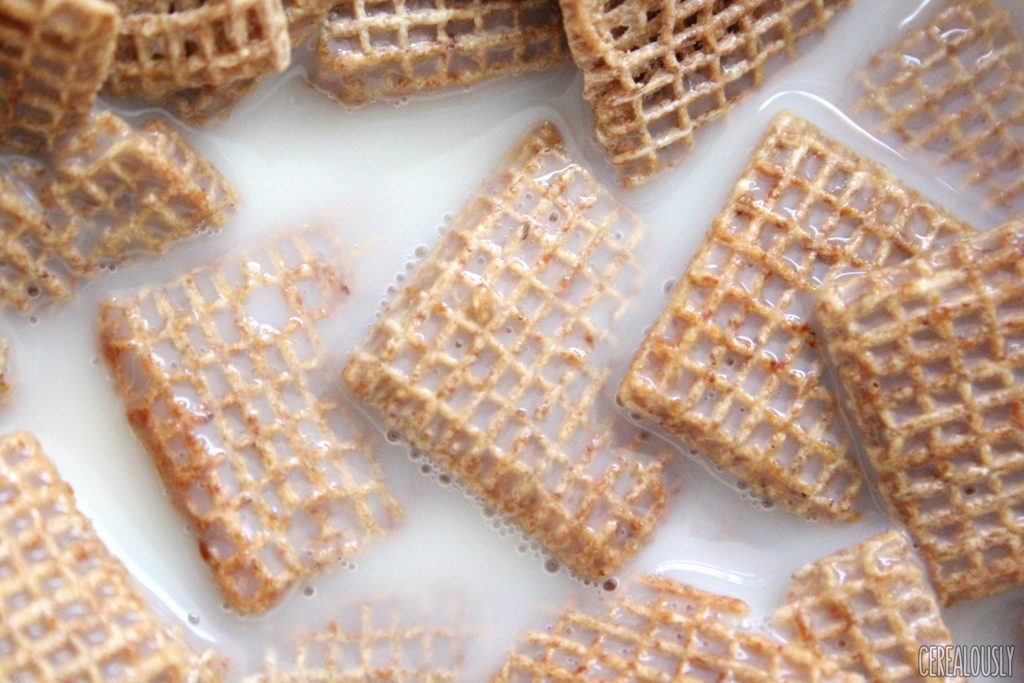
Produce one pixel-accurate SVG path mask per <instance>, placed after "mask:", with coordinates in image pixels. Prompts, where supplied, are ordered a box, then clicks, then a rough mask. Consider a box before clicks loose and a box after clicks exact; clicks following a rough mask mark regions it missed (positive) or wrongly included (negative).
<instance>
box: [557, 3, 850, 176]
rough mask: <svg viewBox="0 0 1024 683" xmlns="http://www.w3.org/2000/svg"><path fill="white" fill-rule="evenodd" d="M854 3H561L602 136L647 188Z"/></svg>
mask: <svg viewBox="0 0 1024 683" xmlns="http://www.w3.org/2000/svg"><path fill="white" fill-rule="evenodd" d="M848 4H849V0H738V1H735V2H724V1H723V0H688V1H681V0H624V1H623V0H620V1H618V2H608V1H606V0H562V2H561V6H562V11H563V13H564V16H565V19H564V21H565V29H566V33H567V34H568V36H569V47H570V48H571V50H572V54H573V57H574V58H575V60H576V63H577V64H578V65H579V67H580V69H581V70H582V71H583V78H584V81H583V82H584V92H583V94H584V97H586V99H587V100H588V101H589V102H590V103H591V105H592V106H593V109H594V118H595V126H596V129H597V139H598V142H600V143H601V144H602V145H603V146H604V148H605V150H606V152H607V154H608V157H609V160H610V162H611V164H612V166H613V167H614V168H615V169H616V170H617V171H618V172H619V174H620V176H621V177H622V180H623V182H624V183H625V184H626V186H635V185H640V184H642V183H644V182H646V181H647V180H649V179H650V178H651V177H652V176H653V175H655V174H656V173H657V172H658V171H659V170H661V169H662V168H664V167H665V166H670V165H672V164H673V163H674V162H675V161H676V160H677V159H678V158H679V157H680V156H681V155H682V153H683V152H684V151H685V150H687V149H689V148H690V147H691V146H692V145H693V141H694V134H695V132H696V131H697V130H698V129H699V128H701V127H702V126H704V125H705V124H707V123H709V122H711V121H713V120H715V119H717V118H719V117H721V116H723V115H724V114H725V113H726V112H728V111H729V109H730V108H731V107H732V106H733V104H734V103H735V102H736V101H738V100H739V99H741V98H743V97H744V96H746V95H747V94H749V93H750V92H752V91H753V90H754V89H755V88H757V87H759V86H760V85H761V84H762V83H764V81H765V79H766V78H767V77H768V76H770V75H771V74H772V73H773V72H774V71H775V70H777V68H778V67H779V66H781V65H782V63H784V62H786V61H790V60H792V59H794V58H796V56H797V47H798V44H800V43H801V41H802V39H804V38H805V37H807V36H810V35H812V34H816V33H821V32H823V31H824V30H825V28H826V27H827V26H828V24H829V23H830V22H831V21H832V19H833V18H834V17H835V16H836V14H837V13H838V12H839V11H840V10H842V9H844V8H845V7H846V6H847V5H848Z"/></svg>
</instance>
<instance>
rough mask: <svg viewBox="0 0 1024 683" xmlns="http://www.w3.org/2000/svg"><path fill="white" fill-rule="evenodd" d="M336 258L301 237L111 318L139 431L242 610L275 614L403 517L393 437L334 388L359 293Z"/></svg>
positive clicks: (106, 339) (119, 385)
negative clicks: (345, 311)
mask: <svg viewBox="0 0 1024 683" xmlns="http://www.w3.org/2000/svg"><path fill="white" fill-rule="evenodd" d="M336 252H337V245H335V244H334V243H333V242H332V241H331V240H330V239H329V237H328V236H327V235H325V234H321V233H317V232H313V231H299V232H296V233H294V234H290V235H289V236H287V237H282V238H280V239H278V240H277V241H274V242H272V243H269V244H267V245H265V246H263V247H260V248H257V249H252V250H249V251H247V252H245V253H242V254H239V255H237V256H236V257H234V258H231V259H229V260H227V261H225V262H223V263H219V264H216V265H214V266H212V267H210V268H209V269H206V270H200V271H196V272H194V273H192V274H189V275H187V276H185V277H184V278H182V279H181V280H179V281H178V282H175V283H173V284H171V285H169V286H166V287H160V288H156V289H152V290H147V291H144V292H143V293H141V294H139V295H138V296H135V297H132V298H130V299H124V300H111V301H108V302H107V303H106V304H105V305H104V307H103V312H102V316H101V322H100V341H101V345H102V349H103V354H104V356H105V358H106V360H107V362H108V364H109V366H110V369H111V371H112V372H113V376H114V384H115V388H116V389H117V392H118V393H119V394H120V395H121V397H122V399H123V400H124V402H125V407H126V410H127V415H128V419H129V421H130V422H131V425H132V427H133V428H134V429H135V432H136V434H137V435H138V436H139V438H140V439H141V440H142V442H143V444H144V445H145V446H146V448H147V449H148V450H149V452H150V454H151V455H152V456H153V458H154V460H155V461H156V465H157V468H158V469H159V470H160V473H161V475H162V476H163V480H164V483H165V485H166V486H167V488H168V490H169V491H170V493H171V496H172V498H173V500H174V501H175V503H176V504H177V505H178V507H179V508H180V509H181V510H182V512H183V514H184V515H185V516H186V517H187V518H188V519H189V521H190V523H191V525H192V526H193V528H194V530H195V532H196V534H197V535H198V537H199V549H200V552H201V554H202V557H203V560H204V561H205V562H206V563H207V564H208V565H209V566H210V568H211V569H212V570H213V572H214V574H215V577H216V580H217V583H218V584H219V586H220V588H221V590H222V592H223V593H224V595H225V596H226V597H227V600H228V602H229V603H230V604H231V605H232V606H234V607H235V608H236V609H238V610H239V611H240V612H262V611H265V610H266V609H268V608H269V607H271V606H273V605H274V604H275V603H276V602H277V601H278V600H279V599H280V597H281V596H282V594H284V593H285V592H286V591H287V590H288V589H289V588H291V587H292V586H294V585H295V584H296V583H297V582H299V581H301V580H303V579H306V578H309V577H311V576H312V575H314V574H315V573H317V572H319V571H321V570H322V569H324V568H326V567H328V566H330V565H332V564H335V563H337V562H338V561H340V560H341V559H342V558H346V557H349V556H350V555H351V554H352V553H354V552H356V551H357V550H358V549H359V548H361V547H362V546H363V545H364V543H366V542H367V541H368V540H369V539H371V538H373V537H375V536H378V535H380V534H381V533H383V532H384V531H386V530H387V529H388V528H389V527H391V526H392V524H393V522H394V521H395V519H396V518H397V517H398V515H399V514H400V511H399V509H398V505H397V504H396V503H395V502H394V501H393V500H392V499H391V497H390V495H389V493H388V492H387V489H386V488H385V486H384V482H383V475H382V473H381V471H380V467H379V463H378V460H377V451H378V449H379V447H380V443H381V441H383V439H382V438H378V437H377V434H376V432H375V431H374V430H373V429H372V428H371V427H369V426H367V425H364V424H363V421H362V420H361V418H360V416H359V414H358V413H357V411H356V410H355V409H354V408H352V407H350V406H349V405H348V404H346V403H345V402H343V401H341V400H340V399H338V398H336V397H334V395H333V394H332V392H331V391H330V390H329V387H328V383H327V380H326V379H325V375H326V374H327V370H328V369H329V367H330V365H328V361H329V360H331V358H330V355H329V354H330V351H329V348H328V346H327V341H328V340H325V338H324V336H323V335H324V334H325V333H327V332H329V331H330V329H331V326H336V325H338V324H339V309H340V308H341V305H342V304H343V302H344V301H345V300H346V299H347V297H348V296H349V292H348V288H347V286H346V285H345V280H344V278H343V276H342V274H341V272H340V269H339V266H338V264H337V253H336Z"/></svg>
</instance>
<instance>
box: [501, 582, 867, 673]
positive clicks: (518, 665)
mask: <svg viewBox="0 0 1024 683" xmlns="http://www.w3.org/2000/svg"><path fill="white" fill-rule="evenodd" d="M747 613H748V607H747V605H746V604H745V603H743V602H741V601H739V600H736V599H734V598H729V597H726V596H724V595H716V594H714V593H707V592H704V591H701V590H697V589H695V588H691V587H689V586H684V585H681V584H678V583H676V582H674V581H672V580H671V579H667V578H665V577H659V576H643V577H639V578H638V579H636V580H635V583H634V584H633V585H631V586H628V587H627V592H626V594H624V595H622V596H620V597H618V598H617V599H615V600H614V602H612V603H611V604H610V605H608V607H607V609H606V610H593V611H585V610H580V609H569V610H567V611H566V612H565V613H564V614H563V615H562V616H561V617H560V618H559V619H558V621H557V622H556V623H555V624H554V626H553V627H551V628H548V629H544V630H539V631H530V632H528V633H527V634H526V636H525V638H524V642H523V644H522V645H520V646H519V647H517V648H516V649H515V650H513V651H512V653H511V654H510V655H509V657H508V659H507V660H506V661H505V664H504V665H503V666H502V668H501V670H500V671H499V672H498V674H497V675H496V676H494V677H493V678H492V679H491V683H541V682H543V681H559V682H563V681H564V682H565V683H569V682H570V681H573V682H577V683H588V682H591V681H593V682H594V683H596V682H597V681H611V680H615V681H630V682H631V683H697V682H698V681H744V683H776V682H777V681H782V680H785V681H794V682H795V681H844V682H845V681H850V682H852V681H859V680H860V679H859V678H857V677H851V676H847V675H844V674H842V673H840V672H838V670H837V668H836V666H835V665H834V664H832V663H830V662H828V661H827V660H825V659H823V658H820V657H818V656H817V655H815V654H814V653H813V652H812V651H810V650H808V649H805V648H804V647H802V646H800V645H795V644H786V643H782V642H780V641H777V640H775V639H773V638H770V637H769V636H767V635H765V634H762V633H758V632H756V631H754V630H752V629H750V628H749V627H745V626H743V625H742V624H741V623H740V622H741V620H742V619H744V618H745V617H746V616H747Z"/></svg>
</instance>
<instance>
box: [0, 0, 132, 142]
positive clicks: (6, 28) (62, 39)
mask: <svg viewBox="0 0 1024 683" xmlns="http://www.w3.org/2000/svg"><path fill="white" fill-rule="evenodd" d="M117 26H118V14H117V9H116V8H115V7H113V6H112V5H110V4H109V3H106V2H102V1H101V0H0V93H2V96H0V149H3V148H5V147H6V148H9V149H13V150H14V151H17V152H22V153H28V154H31V153H35V152H40V151H46V150H48V149H49V148H51V147H52V146H53V144H54V142H55V141H56V140H57V138H58V137H59V136H61V135H62V134H64V133H66V132H67V131H69V130H70V129H71V128H73V127H74V126H76V125H78V124H79V123H80V122H81V121H82V120H83V119H84V118H85V117H86V115H88V113H89V110H90V109H91V108H92V105H93V103H94V102H95V101H96V94H97V93H98V92H99V90H100V88H101V87H102V86H103V82H104V81H105V80H106V78H107V72H108V71H109V70H110V63H111V60H112V58H113V55H114V43H115V40H116V37H117Z"/></svg>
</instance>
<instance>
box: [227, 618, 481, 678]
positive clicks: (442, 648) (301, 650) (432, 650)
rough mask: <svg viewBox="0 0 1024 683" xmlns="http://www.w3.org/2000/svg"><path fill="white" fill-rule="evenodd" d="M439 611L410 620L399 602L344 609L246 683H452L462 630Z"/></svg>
mask: <svg viewBox="0 0 1024 683" xmlns="http://www.w3.org/2000/svg"><path fill="white" fill-rule="evenodd" d="M444 607H445V605H434V606H433V608H432V609H431V611H430V612H429V613H423V614H419V615H415V616H413V617H410V615H409V614H408V609H407V606H406V605H403V604H402V603H401V602H400V601H399V600H387V601H381V600H367V601H364V602H362V603H360V604H355V605H349V606H347V607H346V608H345V609H344V610H342V611H343V612H344V613H345V618H342V619H338V620H336V621H333V622H331V624H330V625H329V626H328V627H327V628H326V629H325V630H323V631H320V632H314V633H307V634H305V635H303V636H300V637H299V638H295V639H292V640H293V643H292V645H291V646H290V647H292V648H293V649H292V650H290V651H288V652H286V653H285V654H284V656H282V653H280V652H278V650H277V649H276V648H272V649H270V650H268V651H267V653H266V655H265V657H264V667H263V673H262V674H258V675H255V676H250V677H249V678H247V679H246V683H312V682H313V681H324V682H327V681H331V682H332V683H366V682H367V681H381V682H382V683H383V682H384V681H387V682H388V683H456V682H457V681H461V680H463V676H462V671H461V670H462V664H463V660H464V658H465V655H466V629H465V627H464V626H463V625H462V624H461V623H460V621H458V620H457V615H454V614H451V613H445V612H452V610H445V609H443V608H444Z"/></svg>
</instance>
